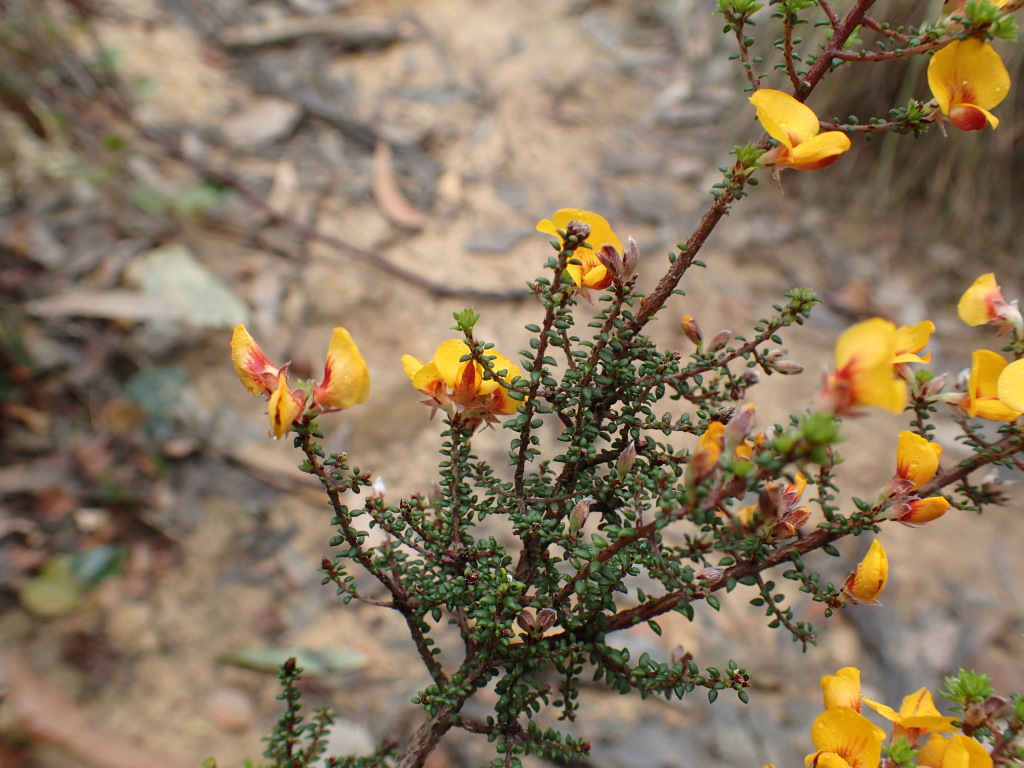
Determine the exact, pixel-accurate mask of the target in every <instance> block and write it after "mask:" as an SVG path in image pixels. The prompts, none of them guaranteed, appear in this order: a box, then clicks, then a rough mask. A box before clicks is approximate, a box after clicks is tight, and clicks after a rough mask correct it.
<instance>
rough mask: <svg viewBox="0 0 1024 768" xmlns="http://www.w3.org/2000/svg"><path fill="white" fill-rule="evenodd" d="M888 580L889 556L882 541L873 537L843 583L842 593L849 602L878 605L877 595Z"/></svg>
mask: <svg viewBox="0 0 1024 768" xmlns="http://www.w3.org/2000/svg"><path fill="white" fill-rule="evenodd" d="M888 580H889V558H888V557H886V555H885V548H884V547H883V546H882V542H880V541H879V540H878V539H875V540H874V541H873V542H871V547H870V549H868V553H867V554H866V555H864V559H863V560H861V561H860V564H859V565H858V566H857V569H856V570H855V571H854V572H853V573H851V574H850V575H849V576H848V577H847V579H846V583H845V584H843V594H845V595H846V597H847V599H848V601H849V602H851V603H867V604H868V605H878V596H879V595H880V594H882V590H884V589H885V584H886V582H887V581H888Z"/></svg>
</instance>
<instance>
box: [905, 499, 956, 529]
mask: <svg viewBox="0 0 1024 768" xmlns="http://www.w3.org/2000/svg"><path fill="white" fill-rule="evenodd" d="M947 511H949V499H947V498H945V497H943V496H929V497H928V498H927V499H917V500H916V501H911V502H910V503H909V504H908V505H907V511H906V512H905V513H903V514H902V515H900V516H899V517H898V518H897V519H898V520H899V521H900V522H901V523H903V524H904V525H909V526H915V525H924V524H925V523H930V522H931V521H932V520H938V519H939V518H940V517H942V516H943V515H944V514H946V512H947Z"/></svg>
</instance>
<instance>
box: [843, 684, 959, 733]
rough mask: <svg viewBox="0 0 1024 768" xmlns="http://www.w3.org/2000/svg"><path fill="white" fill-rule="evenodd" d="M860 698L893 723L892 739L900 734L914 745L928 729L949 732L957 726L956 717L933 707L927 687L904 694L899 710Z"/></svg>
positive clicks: (933, 703)
mask: <svg viewBox="0 0 1024 768" xmlns="http://www.w3.org/2000/svg"><path fill="white" fill-rule="evenodd" d="M862 698H863V699H864V703H865V704H867V705H868V706H869V707H871V708H872V709H873V710H875V712H877V713H878V714H880V715H881V716H882V717H884V718H885V719H887V720H891V721H892V722H893V723H894V725H893V729H892V740H893V741H895V740H896V739H898V738H900V737H901V736H902V737H903V738H904V739H906V741H907V743H908V744H910V745H911V746H912V747H916V746H917V744H918V742H919V741H920V740H921V737H922V736H924V734H926V733H928V732H929V731H935V732H951V731H955V730H957V727H956V726H955V725H953V723H955V722H956V718H955V717H944V716H943V715H942V713H941V712H939V710H938V709H936V708H935V701H934V700H933V699H932V694H931V692H930V691H929V690H928V689H927V688H922V689H921V690H919V691H917V692H916V693H912V694H910V695H909V696H904V697H903V702H902V703H901V704H900V711H899V712H897V711H896V710H894V709H893V708H892V707H887V706H886V705H885V704H880V703H879V702H877V701H872V700H871V699H869V698H868V697H867V696H863V697H862Z"/></svg>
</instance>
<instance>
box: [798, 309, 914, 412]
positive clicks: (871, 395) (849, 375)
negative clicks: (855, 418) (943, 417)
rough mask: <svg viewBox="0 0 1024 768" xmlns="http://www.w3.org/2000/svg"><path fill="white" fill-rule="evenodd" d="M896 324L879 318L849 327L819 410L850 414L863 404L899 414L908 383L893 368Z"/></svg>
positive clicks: (822, 395) (822, 394) (843, 335)
mask: <svg viewBox="0 0 1024 768" xmlns="http://www.w3.org/2000/svg"><path fill="white" fill-rule="evenodd" d="M895 343H896V326H895V325H893V324H892V323H890V322H889V321H888V320H883V319H881V318H879V317H876V318H872V319H871V320H865V321H864V322H862V323H857V324H856V325H854V326H852V327H850V328H848V329H847V330H846V331H845V332H844V333H843V334H842V335H841V336H840V337H839V340H838V341H837V342H836V370H835V372H833V373H830V374H829V375H828V376H827V377H826V379H825V385H824V388H823V390H822V392H821V394H820V395H819V396H818V404H817V406H816V408H817V410H819V411H822V412H826V413H834V414H836V415H839V416H849V415H851V414H852V413H853V412H854V409H855V408H856V407H857V406H860V405H875V406H878V407H879V408H885V409H886V410H888V411H892V412H893V413H899V412H900V411H902V410H903V406H904V404H905V403H906V400H907V384H906V382H905V381H903V380H902V379H900V378H897V377H896V375H895V372H894V369H893V357H894V354H893V350H894V349H895Z"/></svg>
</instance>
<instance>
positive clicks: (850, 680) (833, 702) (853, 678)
mask: <svg viewBox="0 0 1024 768" xmlns="http://www.w3.org/2000/svg"><path fill="white" fill-rule="evenodd" d="M821 692H822V694H824V696H825V709H835V708H836V707H849V708H850V709H852V710H854V711H855V712H860V670H859V669H857V668H856V667H843V668H842V669H840V670H839V671H838V672H836V673H835V674H834V675H825V676H824V677H822V678H821Z"/></svg>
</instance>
